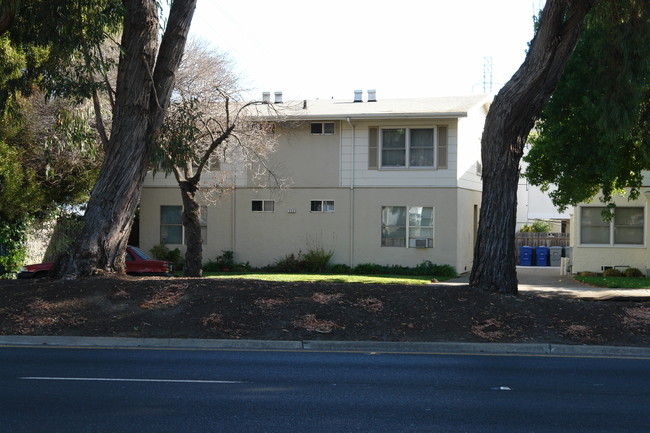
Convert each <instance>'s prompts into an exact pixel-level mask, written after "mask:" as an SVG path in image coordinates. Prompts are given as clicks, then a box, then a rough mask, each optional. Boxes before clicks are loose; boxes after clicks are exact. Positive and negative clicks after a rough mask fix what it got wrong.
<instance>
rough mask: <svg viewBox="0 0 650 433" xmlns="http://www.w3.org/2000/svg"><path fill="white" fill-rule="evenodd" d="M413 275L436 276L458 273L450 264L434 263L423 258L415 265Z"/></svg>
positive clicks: (451, 275) (449, 275) (453, 275)
mask: <svg viewBox="0 0 650 433" xmlns="http://www.w3.org/2000/svg"><path fill="white" fill-rule="evenodd" d="M413 275H432V276H436V277H451V278H453V277H455V276H456V275H458V274H457V273H456V269H454V267H453V266H451V265H434V264H433V263H431V262H430V261H429V260H425V261H423V262H422V263H420V264H419V265H417V266H416V267H415V271H414V274H413Z"/></svg>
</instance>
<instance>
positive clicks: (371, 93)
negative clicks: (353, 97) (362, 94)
mask: <svg viewBox="0 0 650 433" xmlns="http://www.w3.org/2000/svg"><path fill="white" fill-rule="evenodd" d="M368 102H377V91H376V90H375V89H368Z"/></svg>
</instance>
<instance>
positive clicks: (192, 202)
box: [178, 181, 203, 277]
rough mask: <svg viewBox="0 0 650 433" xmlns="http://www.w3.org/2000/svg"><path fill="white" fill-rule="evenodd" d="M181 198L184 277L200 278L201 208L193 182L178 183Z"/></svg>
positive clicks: (201, 261)
mask: <svg viewBox="0 0 650 433" xmlns="http://www.w3.org/2000/svg"><path fill="white" fill-rule="evenodd" d="M178 185H179V186H180V188H181V197H182V198H183V229H184V230H185V245H186V247H187V251H186V252H185V270H184V274H185V276H186V277H200V276H201V275H202V274H203V269H202V266H203V239H202V238H201V206H199V203H198V201H197V200H196V192H197V190H198V187H197V185H196V183H195V182H191V181H179V182H178Z"/></svg>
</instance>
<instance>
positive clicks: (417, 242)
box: [409, 238, 432, 248]
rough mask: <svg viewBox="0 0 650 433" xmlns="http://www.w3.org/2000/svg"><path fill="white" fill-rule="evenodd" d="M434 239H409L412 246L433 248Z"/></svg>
mask: <svg viewBox="0 0 650 433" xmlns="http://www.w3.org/2000/svg"><path fill="white" fill-rule="evenodd" d="M431 241H432V240H431V239H429V238H415V239H409V247H411V248H431V247H432V242H431Z"/></svg>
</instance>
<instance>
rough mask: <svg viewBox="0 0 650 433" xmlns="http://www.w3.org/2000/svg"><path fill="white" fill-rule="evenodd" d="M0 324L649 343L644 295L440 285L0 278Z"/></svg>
mask: <svg viewBox="0 0 650 433" xmlns="http://www.w3.org/2000/svg"><path fill="white" fill-rule="evenodd" d="M0 334H3V335H50V336H54V335H66V336H106V337H143V338H147V337H155V338H216V339H262V340H348V341H361V340H371V341H372V340H374V341H431V342H433V341H455V342H508V343H555V344H594V345H621V346H650V302H617V301H594V300H581V299H569V298H562V297H543V296H541V295H539V294H527V293H521V294H520V295H519V296H516V297H515V296H504V295H498V294H491V293H484V292H480V291H474V290H471V289H469V288H468V287H466V286H460V287H459V286H445V285H443V284H436V285H428V286H402V285H379V284H337V283H278V282H265V281H255V280H241V279H229V280H216V279H185V278H136V277H94V278H86V279H78V280H71V281H60V280H49V279H39V280H0Z"/></svg>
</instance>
